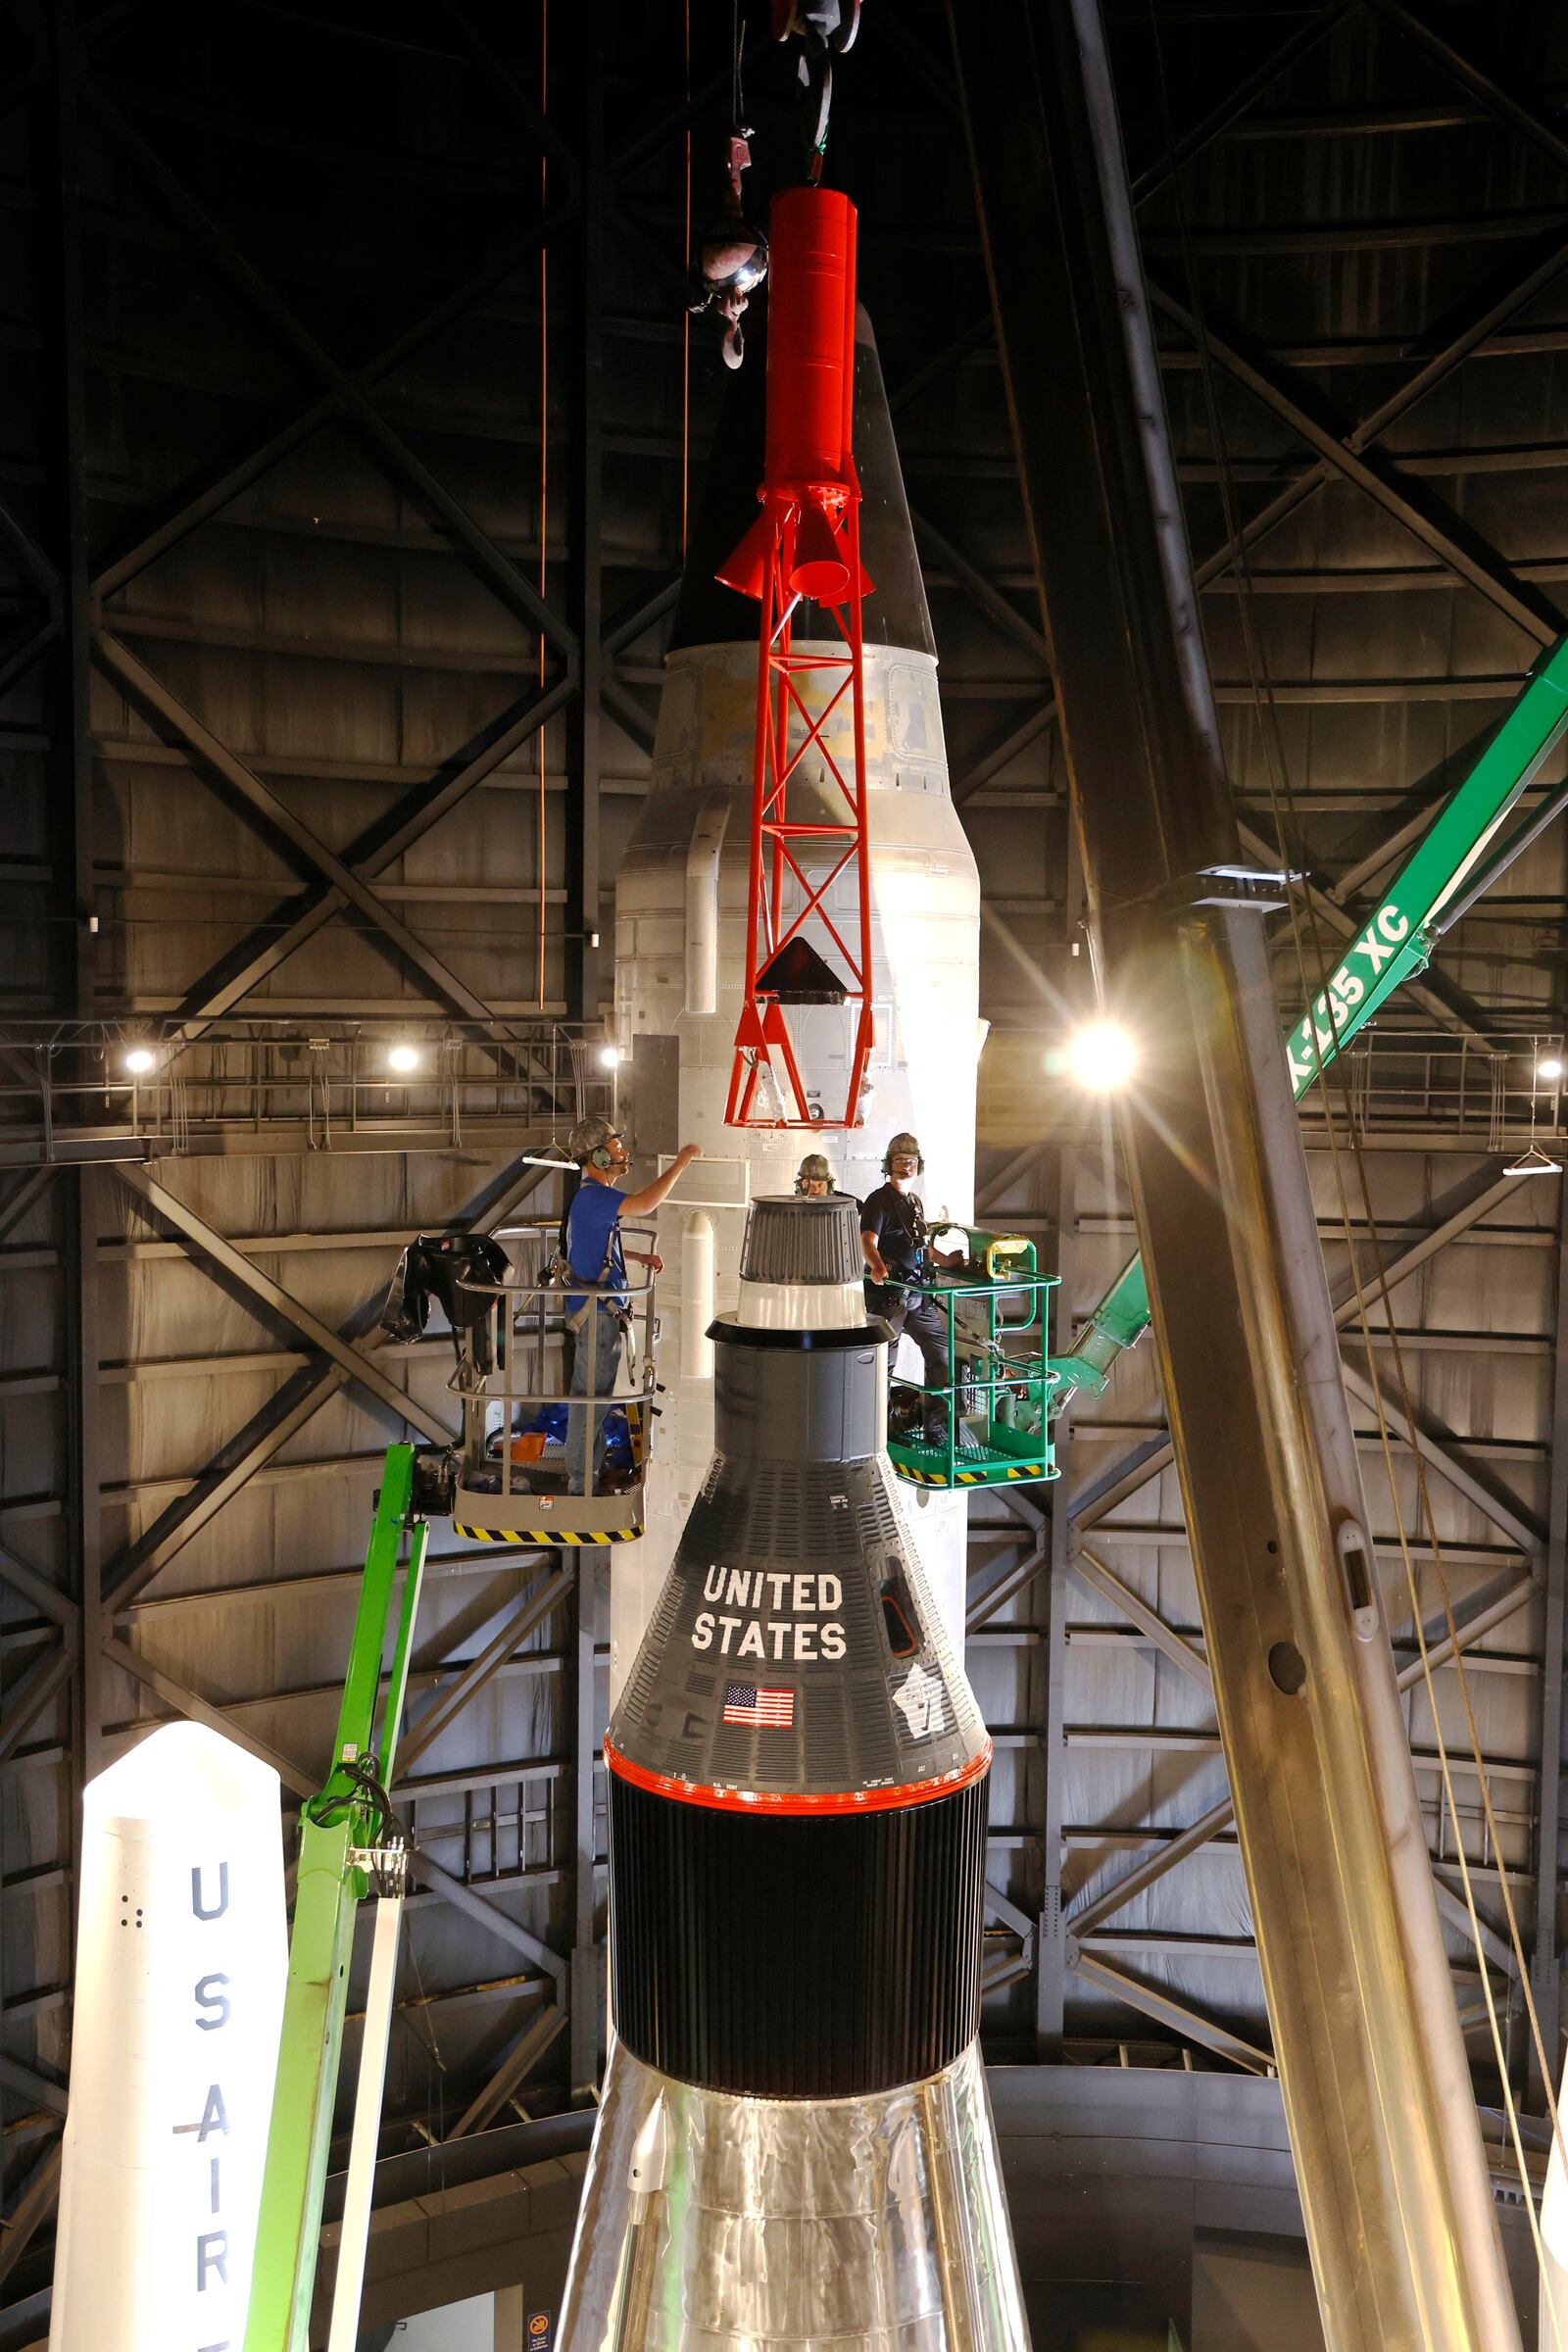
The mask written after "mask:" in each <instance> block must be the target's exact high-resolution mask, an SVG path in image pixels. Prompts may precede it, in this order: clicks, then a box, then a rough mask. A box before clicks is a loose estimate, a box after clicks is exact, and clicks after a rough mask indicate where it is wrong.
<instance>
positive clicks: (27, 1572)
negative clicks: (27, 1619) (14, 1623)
mask: <svg viewBox="0 0 1568 2352" xmlns="http://www.w3.org/2000/svg"><path fill="white" fill-rule="evenodd" d="M0 1584H7V1585H10V1586H12V1587H13V1588H14V1589H15V1590H16V1591H17V1592H18V1593H21V1594H22V1596H23V1598H24V1599H25V1600H30V1601H31V1603H32V1605H33V1607H34V1608H35V1609H39V1610H41V1611H42V1613H43V1615H44V1616H45V1617H48V1618H51V1619H52V1620H53V1622H54V1623H55V1624H56V1625H61V1626H68V1625H74V1624H75V1622H76V1616H77V1609H76V1603H75V1602H74V1601H73V1599H72V1597H71V1594H70V1593H62V1592H61V1591H60V1589H59V1587H58V1586H56V1585H52V1584H51V1583H50V1582H49V1579H48V1578H47V1577H46V1576H40V1574H39V1573H38V1571H37V1569H36V1568H29V1567H28V1566H27V1564H26V1562H25V1560H19V1559H18V1558H17V1556H16V1554H15V1553H14V1552H10V1551H7V1550H6V1549H5V1548H4V1546H3V1545H0Z"/></svg>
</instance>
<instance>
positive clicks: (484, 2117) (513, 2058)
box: [447, 2001, 566, 2140]
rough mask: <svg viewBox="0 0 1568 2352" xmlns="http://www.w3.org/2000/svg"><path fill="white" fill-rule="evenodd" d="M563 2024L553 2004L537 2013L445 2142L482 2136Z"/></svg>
mask: <svg viewBox="0 0 1568 2352" xmlns="http://www.w3.org/2000/svg"><path fill="white" fill-rule="evenodd" d="M565 2024H566V2012H565V2011H564V2009H562V2008H560V2007H559V2006H558V2005H557V2004H556V2003H555V2002H553V2001H552V2002H550V2003H548V2004H547V2005H546V2007H544V2008H543V2009H540V2010H538V2011H537V2012H536V2013H535V2015H534V2016H532V2017H531V2018H530V2019H529V2020H528V2023H527V2024H526V2025H525V2026H524V2027H523V2029H522V2032H521V2033H520V2034H518V2035H517V2037H516V2039H515V2042H514V2043H513V2044H512V2047H511V2048H510V2049H509V2050H508V2052H507V2054H506V2056H505V2057H504V2058H503V2059H502V2061H501V2064H500V2065H499V2066H498V2067H497V2068H496V2071H495V2073H494V2074H493V2075H492V2076H491V2078H490V2080H489V2082H487V2083H486V2084H485V2086H484V2088H483V2090H481V2091H479V2092H478V2093H476V2095H475V2096H474V2097H473V2098H472V2099H470V2100H469V2102H468V2104H467V2106H466V2108H465V2109H464V2111H463V2113H462V2114H461V2115H460V2116H459V2118H458V2120H457V2122H456V2123H455V2124H454V2125H453V2127H452V2129H451V2131H449V2132H448V2133H447V2138H448V2139H449V2140H454V2139H466V2138H467V2136H468V2134H469V2132H470V2131H483V2130H484V2128H485V2126H486V2124H488V2123H490V2122H491V2121H492V2120H493V2119H494V2117H495V2116H496V2115H497V2114H498V2113H499V2112H500V2110H501V2109H502V2108H503V2107H504V2106H505V2105H506V2104H507V2101H508V2100H509V2099H510V2098H511V2097H512V2096H513V2093H514V2092H515V2091H516V2090H517V2089H519V2088H520V2086H521V2085H522V2084H523V2083H524V2082H526V2081H527V2079H528V2077H529V2076H530V2075H531V2074H532V2073H533V2070H534V2068H535V2067H536V2066H537V2065H538V2063H539V2061H540V2059H541V2058H542V2057H543V2056H544V2054H545V2052H546V2050H548V2049H549V2047H550V2045H551V2043H552V2042H553V2041H554V2040H555V2039H556V2038H557V2036H558V2035H559V2034H561V2033H562V2031H563V2030H564V2026H565Z"/></svg>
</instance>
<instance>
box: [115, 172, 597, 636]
mask: <svg viewBox="0 0 1568 2352" xmlns="http://www.w3.org/2000/svg"><path fill="white" fill-rule="evenodd" d="M574 209H575V208H574V207H573V206H571V205H566V206H564V207H563V208H562V209H560V210H559V211H557V212H554V213H551V214H550V215H548V216H547V218H546V219H545V220H544V221H542V222H541V223H540V225H539V226H538V227H537V228H535V229H533V230H530V231H529V232H528V234H526V235H525V236H523V237H520V238H518V239H517V240H516V241H515V243H512V244H509V245H507V246H505V247H503V248H502V249H501V250H500V251H498V252H497V253H496V254H495V255H494V256H493V258H492V259H491V260H490V261H488V262H487V263H485V264H484V266H483V267H482V268H481V269H480V270H478V271H477V272H476V273H475V274H474V275H473V276H472V277H470V278H469V279H467V280H466V283H465V284H464V285H462V286H460V287H458V288H457V290H456V291H455V292H453V293H452V294H449V295H448V296H447V297H446V298H445V300H443V301H441V302H439V303H437V304H436V305H435V306H434V307H433V308H432V309H431V310H428V311H426V312H424V313H423V315H422V316H421V317H420V318H418V319H416V320H415V322H414V324H413V325H412V326H409V327H406V328H405V329H404V331H403V332H402V334H400V335H398V336H397V337H396V339H395V340H394V341H393V342H391V343H388V344H387V345H386V346H385V347H384V348H383V349H382V350H381V351H378V352H377V353H376V354H375V355H374V357H373V358H372V359H369V360H367V361H366V362H365V364H364V366H363V367H361V368H358V369H357V370H356V372H355V381H356V382H357V383H358V384H359V385H360V386H361V388H362V389H363V390H364V391H366V392H367V393H368V392H369V391H370V390H371V388H372V387H373V386H374V385H376V384H377V383H379V382H380V381H381V380H382V378H383V377H385V376H388V375H390V374H391V373H392V372H393V370H394V369H395V368H400V367H401V366H402V365H403V363H404V361H405V360H408V359H411V358H412V357H413V355H414V354H415V353H416V352H417V351H418V350H420V349H422V348H423V346H424V345H425V344H426V343H429V342H431V341H433V339H434V338H435V337H436V336H437V335H439V334H441V333H443V332H444V331H445V329H446V328H447V327H449V326H451V325H453V324H454V323H455V322H456V321H457V320H458V319H462V318H464V317H465V316H466V313H467V312H469V311H471V310H472V309H473V308H474V306H475V305H476V304H477V303H480V302H482V301H483V300H484V298H485V296H486V295H487V294H493V293H494V292H495V290H496V288H497V287H498V286H501V285H505V284H506V282H507V280H508V279H509V278H512V277H515V276H516V274H517V272H518V271H519V270H521V269H522V268H523V266H524V264H525V263H527V262H528V261H529V260H530V259H532V257H533V256H534V255H536V254H537V253H538V252H539V251H540V249H541V248H542V247H543V246H545V245H547V244H548V243H549V241H550V239H551V238H552V237H553V236H554V235H555V234H556V232H557V231H558V230H559V229H562V228H564V226H566V224H567V223H568V222H569V221H570V220H571V219H572V216H573V212H574ZM342 413H343V412H342V408H341V406H340V404H339V402H338V400H337V397H336V395H335V394H333V393H328V394H327V395H326V396H325V397H324V398H323V399H320V400H318V401H315V402H313V403H312V405H311V406H310V407H309V408H305V409H300V410H298V411H296V412H295V414H294V415H293V416H291V417H288V418H287V420H286V421H285V422H284V423H282V424H280V425H278V426H276V427H275V428H274V429H273V431H272V432H271V433H270V434H269V436H268V438H267V439H266V440H265V441H259V442H257V443H255V444H254V445H253V446H252V447H251V448H250V449H248V450H247V451H246V452H245V453H244V455H243V456H242V457H239V458H235V459H231V460H228V461H227V462H225V463H224V464H223V465H221V466H219V467H218V468H217V469H216V470H213V471H209V472H204V473H202V474H200V475H198V476H195V477H191V478H188V479H187V480H186V481H184V482H182V483H181V484H180V485H179V487H178V488H177V489H176V490H175V491H174V492H173V494H172V497H171V498H170V499H169V500H168V501H167V502H166V503H165V504H164V505H163V507H162V508H161V509H160V510H159V512H158V514H157V515H156V517H155V518H153V519H147V518H143V519H141V520H139V521H138V522H136V523H135V524H134V525H132V532H133V535H132V536H131V537H129V538H128V539H125V540H123V541H122V542H121V544H120V545H119V547H118V549H117V551H116V552H115V553H113V554H112V555H110V556H108V557H106V558H105V559H104V561H103V563H102V564H101V565H100V567H99V568H98V569H97V570H96V571H95V572H94V574H93V580H92V593H93V598H94V601H95V603H97V604H98V605H100V606H101V605H102V603H103V601H104V599H105V598H106V597H110V596H113V595H114V594H115V593H116V591H117V590H118V589H121V588H123V587H124V586H125V585H126V584H127V582H129V581H131V580H133V579H135V578H136V577H137V576H138V574H139V573H141V572H143V571H145V570H146V569H147V566H148V565H149V564H156V563H157V561H158V559H159V557H160V556H163V555H167V554H168V553H169V551H170V549H171V548H173V547H177V546H178V545H179V543H180V541H181V540H182V539H187V538H188V537H189V536H190V534H191V532H192V531H194V530H197V529H199V528H200V526H201V525H202V524H203V523H204V522H210V521H211V519H212V517H213V516H214V515H221V513H222V511H223V509H224V508H225V507H227V506H231V505H232V504H233V502H234V500H235V499H236V498H238V497H240V496H241V495H242V493H243V492H245V491H246V490H248V489H250V488H251V486H252V485H253V483H256V482H259V481H260V480H261V478H262V476H263V475H264V474H266V473H270V472H271V470H272V468H273V467H274V466H279V465H281V463H282V461H283V460H284V459H285V458H286V457H288V456H289V455H290V453H291V452H292V451H294V450H296V449H299V448H301V447H302V446H303V444H304V443H305V442H307V441H309V440H310V439H311V437H312V435H313V434H315V433H319V432H320V431H321V430H322V429H323V427H325V426H326V425H329V424H331V423H332V422H334V420H335V419H336V418H337V417H340V416H341V415H342Z"/></svg>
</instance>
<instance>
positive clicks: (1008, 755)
mask: <svg viewBox="0 0 1568 2352" xmlns="http://www.w3.org/2000/svg"><path fill="white" fill-rule="evenodd" d="M1055 716H1056V704H1055V698H1054V696H1053V695H1051V694H1050V693H1049V692H1046V691H1045V690H1044V689H1042V700H1041V702H1040V705H1039V707H1038V709H1036V710H1034V711H1030V713H1029V715H1028V717H1027V718H1022V719H1019V721H1018V722H1017V724H1016V725H1015V726H1011V727H1009V728H1008V729H1007V730H1006V732H1005V734H1003V735H1001V736H999V737H998V739H997V741H996V742H995V743H993V745H992V746H991V749H990V750H989V751H988V752H982V753H981V755H980V757H979V759H978V760H974V761H972V762H971V764H970V765H969V766H968V767H966V768H965V769H964V771H963V774H962V775H961V776H956V777H955V779H954V782H953V787H952V791H951V793H950V795H949V797H950V799H951V800H952V802H953V806H954V807H955V809H961V808H962V807H963V805H964V803H965V801H972V800H973V798H974V796H975V794H976V793H977V792H980V791H982V790H983V789H984V787H985V786H986V785H987V784H989V783H990V781H991V779H992V777H993V776H999V775H1001V773H1002V771H1003V769H1004V768H1005V766H1006V765H1007V764H1008V762H1009V760H1016V759H1017V757H1018V754H1019V753H1020V752H1026V751H1027V750H1028V749H1029V746H1030V745H1031V744H1032V743H1037V742H1038V741H1039V739H1040V737H1041V736H1042V735H1044V733H1045V732H1046V729H1047V728H1048V727H1049V726H1051V725H1052V724H1053V723H1054V719H1055Z"/></svg>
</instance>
